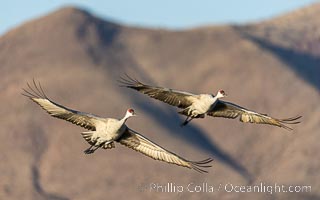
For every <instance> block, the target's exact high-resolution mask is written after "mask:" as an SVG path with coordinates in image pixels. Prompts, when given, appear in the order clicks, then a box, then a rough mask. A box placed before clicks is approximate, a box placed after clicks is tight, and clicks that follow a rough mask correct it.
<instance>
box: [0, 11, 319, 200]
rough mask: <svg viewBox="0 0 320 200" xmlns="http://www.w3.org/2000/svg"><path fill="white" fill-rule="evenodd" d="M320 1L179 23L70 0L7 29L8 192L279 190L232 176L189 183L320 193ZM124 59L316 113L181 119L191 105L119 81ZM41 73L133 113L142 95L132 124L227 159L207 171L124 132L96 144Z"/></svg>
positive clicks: (3, 49)
mask: <svg viewBox="0 0 320 200" xmlns="http://www.w3.org/2000/svg"><path fill="white" fill-rule="evenodd" d="M319 11H320V7H319V5H314V6H311V7H308V8H304V9H302V10H301V11H297V12H294V13H292V14H288V15H285V16H282V17H278V18H276V19H274V20H270V21H266V22H261V23H259V24H251V25H248V26H240V27H238V26H237V27H235V26H219V27H207V28H198V29H192V30H187V31H168V30H150V29H142V28H134V27H125V26H121V25H118V24H114V23H110V22H107V21H103V20H101V19H99V18H96V17H94V16H92V15H91V14H90V13H87V12H85V11H83V10H78V9H75V8H64V9H61V10H58V11H57V12H54V13H52V14H49V15H48V16H45V17H43V18H40V19H37V20H34V21H31V22H28V23H26V24H24V25H22V26H20V27H18V28H16V29H14V30H12V31H10V32H8V33H7V34H5V35H3V36H2V37H1V38H0V73H1V85H0V91H1V103H2V105H5V106H2V108H1V110H0V113H1V115H0V116H1V117H0V119H1V125H2V131H1V134H0V139H1V141H2V145H1V147H0V148H1V152H2V153H1V154H0V160H1V161H2V163H3V164H2V165H0V170H1V172H2V173H1V175H0V199H105V198H109V199H115V198H118V199H123V198H127V197H128V195H130V198H132V199H141V198H151V197H152V198H153V199H168V198H183V199H199V198H201V199H203V198H211V199H212V197H216V198H219V199H234V198H239V196H240V198H246V199H270V198H269V196H268V195H266V194H264V193H237V192H230V193H228V192H226V191H224V190H223V189H222V191H219V192H214V193H210V192H200V193H191V192H188V191H187V188H186V186H187V185H188V184H189V183H196V184H201V185H202V183H208V184H209V185H212V186H214V187H219V185H220V184H221V185H222V187H223V188H224V185H225V184H227V183H232V184H233V185H248V184H252V185H259V184H260V183H264V184H266V185H274V184H275V183H277V184H284V185H287V186H289V185H308V186H309V185H310V186H312V192H309V193H290V194H288V193H286V194H284V193H274V194H273V195H272V198H273V199H287V198H290V199H300V198H301V197H302V198H303V199H317V198H318V197H319V195H320V191H319V189H318V188H319V187H320V183H319V181H318V180H319V178H320V177H319V175H318V171H319V169H320V161H319V159H316V158H317V157H318V152H319V150H320V147H319V145H318V143H317V141H319V139H320V136H319V134H318V132H319V130H320V124H319V117H320V108H319V106H318V104H319V103H318V102H319V100H320V96H319V88H320V81H319V76H318V74H320V73H319V59H320V57H319V55H320V53H319V52H320V51H319V44H320V43H319V37H318V36H319V35H317V34H314V33H313V32H312V30H313V31H317V30H320V26H319V25H318V23H316V22H315V21H314V20H310V19H318V18H319V16H318V13H319ZM317 16H318V17H317ZM308 22H310V23H308ZM287 24H290V26H288V25H287ZM303 27H304V28H303ZM310 32H312V33H310ZM124 73H127V74H130V75H131V76H134V77H136V78H138V79H139V80H141V81H142V82H145V83H148V84H153V85H159V86H164V87H170V88H175V89H180V90H185V91H189V92H192V93H212V94H215V93H216V92H217V91H218V90H219V89H224V90H225V91H226V92H227V93H228V94H229V96H228V97H227V99H226V100H228V101H232V102H234V103H236V104H239V105H241V106H243V107H246V108H250V109H253V110H255V111H258V112H261V113H267V114H268V115H271V116H274V117H278V118H285V117H291V116H295V115H303V122H302V123H301V124H299V125H296V126H294V127H293V128H294V131H293V132H288V131H286V130H284V129H280V128H277V127H271V126H267V125H266V126H263V125H253V124H242V123H240V122H238V121H237V120H227V119H217V118H211V117H207V118H205V119H196V120H193V121H192V122H191V123H190V125H188V126H187V127H184V128H180V126H179V124H180V123H181V122H182V121H183V120H184V118H183V117H182V116H180V115H178V114H177V109H175V108H173V107H170V106H169V105H165V104H163V103H161V102H158V101H156V100H153V99H149V98H148V97H146V96H144V95H142V94H138V93H136V92H135V91H133V90H129V89H126V88H121V87H118V83H117V79H118V78H119V76H121V75H123V74H124ZM32 78H35V79H36V80H38V81H40V82H41V83H42V85H43V87H44V90H45V91H46V93H47V95H48V96H49V97H50V98H51V99H53V100H54V101H56V102H58V103H60V104H62V105H65V106H67V107H70V108H73V109H76V110H81V111H84V112H91V113H95V114H97V115H100V116H105V117H114V118H122V117H123V115H124V113H125V111H126V109H127V108H129V107H132V108H134V109H135V110H136V112H137V113H138V117H136V118H133V119H130V120H129V121H128V122H127V125H128V126H129V127H130V128H132V129H134V130H136V131H138V132H140V133H142V134H143V135H145V136H146V137H147V138H149V139H151V140H153V141H155V142H156V143H158V144H160V145H161V146H163V147H165V148H167V149H169V150H171V151H173V152H175V153H177V154H179V155H181V156H183V157H185V158H187V159H190V160H201V159H204V158H206V157H213V158H214V159H215V161H214V166H213V167H212V168H210V169H209V174H199V173H197V172H194V171H192V170H188V169H185V168H180V167H177V166H174V165H168V164H166V163H161V162H158V161H154V160H152V159H150V158H147V157H145V156H143V155H141V154H139V153H137V152H134V151H132V150H130V149H128V148H126V147H124V146H121V145H116V148H115V149H112V150H98V151H97V152H96V153H95V154H93V155H89V156H88V155H85V154H84V153H83V150H84V149H86V148H87V147H88V144H87V143H86V142H85V141H84V140H83V139H82V138H81V135H80V134H79V133H80V132H81V131H83V129H82V128H80V127H76V126H74V125H72V124H70V123H68V122H63V121H61V120H57V119H54V118H52V117H50V116H49V115H48V114H46V113H45V112H44V111H43V110H41V108H40V107H38V106H37V105H35V104H34V103H32V102H31V101H29V100H28V99H26V98H24V97H23V96H22V95H20V93H21V88H23V87H26V83H27V82H30V81H32ZM152 183H155V184H160V185H166V184H168V183H173V184H175V185H183V186H184V187H185V192H183V193H181V194H177V193H174V192H173V193H170V192H161V191H160V190H158V191H156V190H154V189H150V188H149V185H150V184H152Z"/></svg>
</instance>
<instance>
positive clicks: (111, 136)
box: [22, 81, 213, 172]
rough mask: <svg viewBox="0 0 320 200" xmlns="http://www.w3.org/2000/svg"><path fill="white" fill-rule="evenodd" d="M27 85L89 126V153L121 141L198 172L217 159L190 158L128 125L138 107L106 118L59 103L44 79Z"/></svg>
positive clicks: (48, 104) (56, 112) (47, 105)
mask: <svg viewBox="0 0 320 200" xmlns="http://www.w3.org/2000/svg"><path fill="white" fill-rule="evenodd" d="M27 85H28V88H29V89H28V90H26V89H23V91H24V93H22V94H23V95H24V96H26V97H28V98H30V99H31V100H32V101H34V102H35V103H37V104H38V105H39V106H41V107H42V108H43V109H44V110H45V111H47V113H49V114H50V115H51V116H53V117H56V118H59V119H63V120H66V121H69V122H71V123H73V124H76V125H78V126H81V127H83V128H85V129H87V130H88V131H86V132H82V133H81V134H82V136H83V138H84V139H85V140H86V141H87V142H88V143H89V144H90V147H89V148H88V149H86V150H85V151H84V152H85V153H86V154H91V153H94V152H95V151H96V150H97V149H99V148H103V149H112V148H115V142H118V143H120V144H122V145H124V146H127V147H129V148H131V149H133V150H135V151H137V152H140V153H142V154H144V155H146V156H149V157H151V158H153V159H155V160H160V161H164V162H167V163H171V164H176V165H178V166H183V167H187V168H190V169H194V170H196V171H198V172H207V171H206V170H204V169H203V168H207V167H211V165H209V163H210V162H212V161H213V159H211V158H208V159H205V160H202V161H189V160H187V159H185V158H182V157H180V156H178V155H177V154H175V153H173V152H171V151H168V150H166V149H165V148H163V147H161V146H160V145H157V144H156V143H154V142H152V141H151V140H149V139H147V138H146V137H144V136H143V135H141V134H139V133H138V132H136V131H134V130H132V129H130V128H128V127H127V126H126V125H125V123H126V121H127V119H129V118H130V117H133V116H136V114H135V111H134V110H133V109H131V108H130V109H128V110H127V111H126V114H125V116H124V117H123V118H122V119H120V120H119V119H114V118H102V117H98V116H96V115H93V114H89V113H85V112H80V111H76V110H72V109H70V108H67V107H65V106H62V105H60V104H58V103H55V102H54V101H52V100H51V99H49V98H48V96H47V95H46V94H45V93H44V91H43V89H42V87H41V85H40V83H38V84H36V82H35V81H33V87H31V86H30V84H27Z"/></svg>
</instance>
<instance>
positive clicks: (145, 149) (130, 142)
mask: <svg viewBox="0 0 320 200" xmlns="http://www.w3.org/2000/svg"><path fill="white" fill-rule="evenodd" d="M118 142H120V143H121V144H123V145H125V146H127V147H129V148H131V149H133V150H135V151H138V152H140V153H143V154H144V155H146V156H149V157H151V158H153V159H155V160H160V161H164V162H167V163H171V164H176V165H179V166H183V167H187V168H190V169H194V170H196V171H198V172H207V171H206V170H204V169H202V168H207V167H211V165H208V164H209V163H210V162H212V161H213V159H211V158H208V159H205V160H202V161H198V162H194V161H189V160H186V159H184V158H182V157H180V156H178V155H176V154H174V153H172V152H170V151H168V150H166V149H164V148H162V147H161V146H159V145H157V144H155V143H153V142H152V141H150V140H149V139H147V138H145V137H144V136H142V135H140V134H139V133H137V132H135V131H133V130H131V129H129V128H127V130H126V132H125V133H124V134H123V135H122V136H121V137H120V138H119V140H118Z"/></svg>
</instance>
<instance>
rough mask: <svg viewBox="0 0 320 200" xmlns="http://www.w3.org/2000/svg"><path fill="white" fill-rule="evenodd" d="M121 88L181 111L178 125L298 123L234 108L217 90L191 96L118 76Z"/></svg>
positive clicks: (234, 105) (283, 125)
mask: <svg viewBox="0 0 320 200" xmlns="http://www.w3.org/2000/svg"><path fill="white" fill-rule="evenodd" d="M119 83H120V86H121V87H127V88H131V89H134V90H137V91H139V92H141V93H143V94H146V95H148V96H149V97H151V98H154V99H157V100H160V101H163V102H165V103H167V104H170V105H172V106H176V107H178V108H181V109H182V110H181V111H179V112H178V113H179V114H182V115H185V116H187V117H186V119H185V121H184V122H183V123H182V124H181V126H185V125H187V124H188V123H189V122H190V121H191V120H192V119H194V118H204V117H205V116H206V115H209V116H212V117H224V118H229V119H235V118H238V117H239V119H240V121H241V122H245V123H256V124H269V125H273V126H278V127H282V128H285V129H287V130H292V128H291V127H289V126H287V124H298V123H300V122H299V121H297V120H298V119H300V118H301V116H296V117H291V118H286V119H277V118H273V117H270V116H268V115H266V114H261V113H257V112H254V111H251V110H248V109H246V108H244V107H241V106H238V105H236V104H234V103H230V102H227V101H222V100H221V98H224V97H226V96H227V94H226V93H225V91H223V90H219V91H218V92H217V94H216V95H213V94H192V93H189V92H183V91H179V90H174V89H170V88H164V87H157V86H151V85H146V84H144V83H141V82H140V81H138V80H136V79H133V78H131V77H130V76H128V75H126V77H120V79H119Z"/></svg>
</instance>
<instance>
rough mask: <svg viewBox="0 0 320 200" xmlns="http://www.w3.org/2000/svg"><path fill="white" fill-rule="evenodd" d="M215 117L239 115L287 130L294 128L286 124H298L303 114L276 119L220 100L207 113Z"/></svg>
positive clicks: (247, 121)
mask: <svg viewBox="0 0 320 200" xmlns="http://www.w3.org/2000/svg"><path fill="white" fill-rule="evenodd" d="M207 114H208V115H210V116H213V117H224V118H231V119H235V118H237V117H239V119H240V121H241V122H245V123H257V124H269V125H273V126H278V127H282V128H285V129H287V130H292V128H290V127H288V126H286V125H285V124H298V123H300V122H299V121H296V120H298V119H300V118H301V116H297V117H291V118H286V119H276V118H272V117H269V116H268V115H266V114H261V113H257V112H254V111H251V110H248V109H246V108H243V107H241V106H238V105H236V104H233V103H230V102H226V101H220V100H219V101H218V102H217V104H216V105H215V107H213V108H212V110H211V111H210V112H208V113H207Z"/></svg>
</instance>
